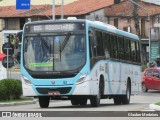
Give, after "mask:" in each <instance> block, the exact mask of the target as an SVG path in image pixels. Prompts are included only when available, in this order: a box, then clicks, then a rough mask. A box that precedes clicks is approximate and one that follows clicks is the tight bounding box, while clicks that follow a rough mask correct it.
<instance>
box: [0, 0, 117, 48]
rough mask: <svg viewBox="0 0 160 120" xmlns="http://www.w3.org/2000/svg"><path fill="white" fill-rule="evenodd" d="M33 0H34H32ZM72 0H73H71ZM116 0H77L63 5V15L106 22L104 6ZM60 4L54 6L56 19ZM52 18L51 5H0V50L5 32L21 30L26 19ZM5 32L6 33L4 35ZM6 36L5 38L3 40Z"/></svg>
mask: <svg viewBox="0 0 160 120" xmlns="http://www.w3.org/2000/svg"><path fill="white" fill-rule="evenodd" d="M32 1H35V0H32ZM72 1H73V0H72ZM115 1H117V0H87V1H86V0H77V1H75V0H74V2H72V3H69V4H66V5H65V6H64V17H65V18H66V17H69V16H75V17H77V18H84V19H90V20H100V21H103V22H107V19H106V17H105V15H104V8H105V7H107V6H110V5H112V4H114V2H115ZM61 10H62V8H61V6H56V9H55V13H56V19H60V18H61ZM46 19H52V5H50V4H48V5H31V9H30V10H27V11H24V10H16V8H15V5H14V6H1V7H0V41H1V42H0V50H1V49H2V44H4V42H6V41H7V38H6V36H7V34H8V30H10V31H9V32H12V33H11V34H15V31H17V30H22V29H23V25H24V24H25V23H26V22H28V21H37V20H46ZM5 33H7V34H6V35H4V34H5ZM5 38H6V40H5Z"/></svg>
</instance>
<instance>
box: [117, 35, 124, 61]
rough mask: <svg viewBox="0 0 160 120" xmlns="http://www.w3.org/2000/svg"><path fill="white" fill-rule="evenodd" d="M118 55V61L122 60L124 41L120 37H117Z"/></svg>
mask: <svg viewBox="0 0 160 120" xmlns="http://www.w3.org/2000/svg"><path fill="white" fill-rule="evenodd" d="M118 54H119V59H120V60H124V59H125V56H124V39H123V38H122V37H118Z"/></svg>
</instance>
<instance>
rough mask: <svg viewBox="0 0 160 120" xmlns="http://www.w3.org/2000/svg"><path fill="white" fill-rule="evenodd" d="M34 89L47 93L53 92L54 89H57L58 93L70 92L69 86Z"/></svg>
mask: <svg viewBox="0 0 160 120" xmlns="http://www.w3.org/2000/svg"><path fill="white" fill-rule="evenodd" d="M36 90H37V91H38V92H39V93H40V94H48V92H54V91H59V92H60V94H67V93H69V92H70V90H71V87H65V88H36Z"/></svg>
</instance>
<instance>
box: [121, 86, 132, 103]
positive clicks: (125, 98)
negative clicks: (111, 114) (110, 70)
mask: <svg viewBox="0 0 160 120" xmlns="http://www.w3.org/2000/svg"><path fill="white" fill-rule="evenodd" d="M130 96H131V85H130V84H129V83H128V84H127V89H126V95H122V96H121V99H122V104H129V103H130Z"/></svg>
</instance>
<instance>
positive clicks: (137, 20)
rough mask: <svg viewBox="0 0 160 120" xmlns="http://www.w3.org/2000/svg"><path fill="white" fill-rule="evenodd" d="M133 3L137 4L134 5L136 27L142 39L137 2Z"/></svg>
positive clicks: (135, 0)
mask: <svg viewBox="0 0 160 120" xmlns="http://www.w3.org/2000/svg"><path fill="white" fill-rule="evenodd" d="M133 1H134V2H135V3H133V19H134V26H135V29H136V34H137V35H138V36H139V37H140V29H139V19H138V6H137V0H133Z"/></svg>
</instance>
